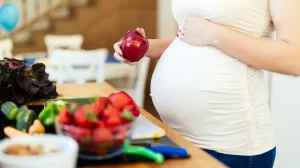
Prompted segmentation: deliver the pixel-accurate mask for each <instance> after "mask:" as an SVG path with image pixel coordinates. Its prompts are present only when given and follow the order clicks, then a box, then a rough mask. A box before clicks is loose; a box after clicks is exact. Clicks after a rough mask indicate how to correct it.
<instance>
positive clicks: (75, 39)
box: [44, 34, 83, 54]
mask: <svg viewBox="0 0 300 168" xmlns="http://www.w3.org/2000/svg"><path fill="white" fill-rule="evenodd" d="M44 41H45V44H46V47H47V52H48V54H51V52H52V51H54V50H55V49H68V50H80V49H81V46H82V43H83V36H82V35H80V34H75V35H46V36H45V39H44Z"/></svg>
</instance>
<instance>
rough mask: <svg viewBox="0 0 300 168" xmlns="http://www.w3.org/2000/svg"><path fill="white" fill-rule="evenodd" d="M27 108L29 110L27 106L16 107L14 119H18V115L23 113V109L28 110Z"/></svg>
mask: <svg viewBox="0 0 300 168" xmlns="http://www.w3.org/2000/svg"><path fill="white" fill-rule="evenodd" d="M28 110H29V109H28V107H27V106H22V107H20V108H19V109H18V111H17V114H16V120H18V119H19V117H20V116H21V115H22V114H23V113H25V111H28Z"/></svg>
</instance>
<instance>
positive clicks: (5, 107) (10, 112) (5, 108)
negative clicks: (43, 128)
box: [1, 102, 18, 120]
mask: <svg viewBox="0 0 300 168" xmlns="http://www.w3.org/2000/svg"><path fill="white" fill-rule="evenodd" d="M1 111H2V114H3V115H4V116H5V117H6V118H7V119H9V120H14V119H16V113H17V111H18V106H17V105H15V104H14V103H13V102H5V103H3V104H2V106H1Z"/></svg>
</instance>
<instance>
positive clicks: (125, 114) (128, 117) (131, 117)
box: [121, 110, 135, 121]
mask: <svg viewBox="0 0 300 168" xmlns="http://www.w3.org/2000/svg"><path fill="white" fill-rule="evenodd" d="M121 118H122V119H124V120H127V121H133V120H135V116H134V115H133V114H132V112H131V111H129V110H123V112H122V113H121Z"/></svg>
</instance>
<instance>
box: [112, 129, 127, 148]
mask: <svg viewBox="0 0 300 168" xmlns="http://www.w3.org/2000/svg"><path fill="white" fill-rule="evenodd" d="M115 135H116V137H118V138H117V139H115V145H116V146H117V147H121V146H123V144H124V142H125V140H126V139H127V138H128V132H127V129H126V128H119V129H118V130H117V131H116V132H115Z"/></svg>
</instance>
